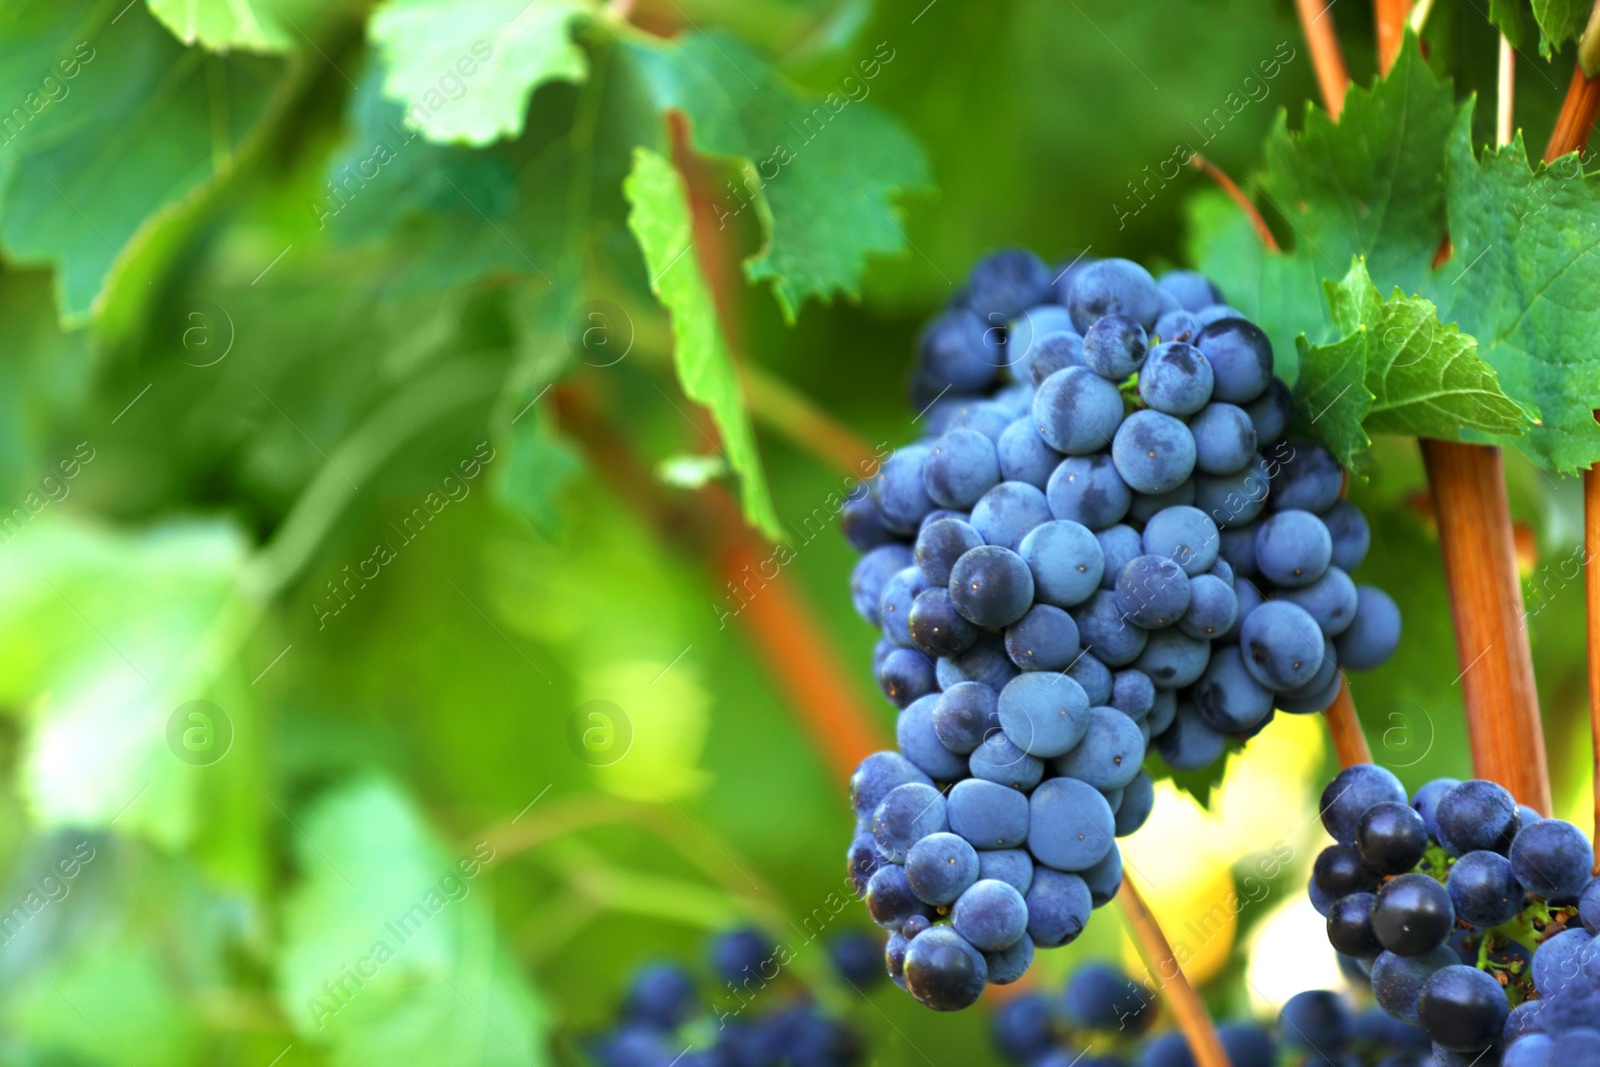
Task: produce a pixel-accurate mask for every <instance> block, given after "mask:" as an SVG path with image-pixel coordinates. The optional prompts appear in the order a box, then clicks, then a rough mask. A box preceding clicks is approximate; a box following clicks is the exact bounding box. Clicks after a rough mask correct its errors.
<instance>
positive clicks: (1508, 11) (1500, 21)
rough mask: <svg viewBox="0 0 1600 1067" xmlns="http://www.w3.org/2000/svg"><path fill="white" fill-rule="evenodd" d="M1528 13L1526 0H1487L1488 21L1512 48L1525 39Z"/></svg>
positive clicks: (1526, 37)
mask: <svg viewBox="0 0 1600 1067" xmlns="http://www.w3.org/2000/svg"><path fill="white" fill-rule="evenodd" d="M1529 14H1530V12H1529V10H1528V5H1527V3H1526V0H1489V21H1490V22H1491V23H1492V24H1493V25H1494V27H1495V29H1497V30H1499V31H1500V35H1501V36H1502V37H1504V38H1505V39H1506V40H1508V41H1510V42H1511V47H1512V48H1521V47H1522V45H1523V43H1524V42H1526V41H1527V39H1528V16H1529Z"/></svg>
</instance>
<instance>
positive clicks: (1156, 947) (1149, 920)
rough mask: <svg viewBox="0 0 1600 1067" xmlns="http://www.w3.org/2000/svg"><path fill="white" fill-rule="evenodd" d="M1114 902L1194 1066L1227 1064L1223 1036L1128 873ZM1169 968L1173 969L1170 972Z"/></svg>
mask: <svg viewBox="0 0 1600 1067" xmlns="http://www.w3.org/2000/svg"><path fill="white" fill-rule="evenodd" d="M1117 903H1118V905H1119V906H1121V908H1122V914H1123V917H1124V918H1125V919H1126V920H1127V923H1128V927H1129V929H1130V930H1131V932H1132V933H1133V940H1134V943H1135V944H1136V945H1138V947H1139V956H1140V958H1141V959H1143V960H1144V965H1145V968H1146V970H1147V971H1148V972H1149V974H1150V976H1151V977H1152V978H1154V979H1155V980H1156V981H1157V983H1158V984H1159V985H1160V989H1161V995H1162V996H1164V997H1165V998H1166V1001H1167V1006H1168V1007H1169V1008H1171V1009H1172V1014H1173V1016H1174V1017H1175V1018H1176V1020H1177V1023H1178V1030H1179V1032H1181V1033H1182V1034H1183V1037H1184V1040H1185V1041H1187V1042H1188V1043H1189V1052H1190V1054H1191V1055H1193V1056H1194V1061H1195V1064H1196V1065H1197V1067H1228V1054H1227V1053H1226V1052H1225V1051H1224V1050H1223V1047H1222V1039H1221V1038H1219V1037H1218V1036H1217V1028H1216V1025H1215V1024H1214V1023H1213V1022H1212V1021H1211V1013H1210V1012H1208V1011H1207V1010H1206V1005H1205V1001H1203V1000H1201V999H1200V994H1199V993H1196V992H1195V989H1194V986H1192V985H1190V984H1189V979H1188V978H1186V977H1185V976H1184V973H1183V967H1182V966H1181V965H1180V964H1179V963H1178V960H1177V957H1176V956H1175V955H1174V954H1173V952H1172V945H1171V943H1170V942H1168V941H1167V935H1166V934H1164V933H1162V931H1161V924H1160V923H1158V922H1156V917H1155V916H1154V915H1153V914H1151V912H1150V908H1149V905H1147V904H1146V903H1145V902H1144V897H1142V896H1141V895H1140V894H1139V890H1138V888H1137V887H1136V886H1135V885H1134V884H1133V876H1132V875H1131V874H1127V873H1124V874H1123V877H1122V889H1121V891H1120V892H1118V893H1117ZM1168 971H1170V972H1172V973H1171V974H1170V975H1169V974H1168Z"/></svg>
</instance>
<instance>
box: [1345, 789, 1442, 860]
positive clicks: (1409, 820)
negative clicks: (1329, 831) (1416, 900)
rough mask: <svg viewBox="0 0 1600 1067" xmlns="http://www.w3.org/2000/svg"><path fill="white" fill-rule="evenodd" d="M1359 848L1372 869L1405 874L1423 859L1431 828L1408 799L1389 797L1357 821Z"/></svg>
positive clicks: (1357, 842)
mask: <svg viewBox="0 0 1600 1067" xmlns="http://www.w3.org/2000/svg"><path fill="white" fill-rule="evenodd" d="M1356 850H1357V851H1359V852H1360V853H1361V862H1362V863H1364V864H1366V866H1367V867H1368V868H1370V869H1371V870H1374V871H1376V872H1378V873H1379V874H1404V873H1406V872H1407V871H1409V870H1411V869H1412V868H1413V867H1415V866H1416V865H1417V864H1418V863H1421V862H1422V857H1423V854H1424V853H1426V852H1427V850H1428V828H1427V827H1426V826H1424V825H1423V822H1422V816H1420V815H1418V814H1417V813H1416V810H1415V809H1414V808H1412V807H1411V806H1410V805H1409V804H1407V803H1406V802H1405V801H1403V800H1386V801H1384V802H1383V803H1382V804H1375V805H1373V806H1372V807H1370V808H1368V809H1367V810H1366V811H1365V812H1364V813H1362V816H1361V818H1360V820H1359V821H1357V823H1356Z"/></svg>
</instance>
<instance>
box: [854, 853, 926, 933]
mask: <svg viewBox="0 0 1600 1067" xmlns="http://www.w3.org/2000/svg"><path fill="white" fill-rule="evenodd" d="M866 904H867V915H868V916H870V917H871V919H872V921H873V922H875V923H877V924H878V925H879V926H881V927H883V928H884V929H885V930H898V929H899V928H900V926H901V924H902V923H904V922H905V921H906V920H907V919H908V918H910V917H911V916H913V915H928V914H930V912H931V909H930V908H929V907H928V906H927V905H926V904H924V903H923V902H922V901H921V900H920V899H918V897H917V895H916V893H914V892H912V890H911V883H910V882H909V881H907V879H906V869H905V868H904V867H902V866H900V865H899V864H897V863H886V864H884V865H883V866H882V867H879V868H878V870H877V873H875V874H874V875H873V876H872V879H871V880H870V881H868V882H867V894H866Z"/></svg>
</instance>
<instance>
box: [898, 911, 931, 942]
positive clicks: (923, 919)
mask: <svg viewBox="0 0 1600 1067" xmlns="http://www.w3.org/2000/svg"><path fill="white" fill-rule="evenodd" d="M932 925H933V923H932V922H931V921H930V920H929V919H928V914H927V913H926V912H918V913H917V914H915V915H913V916H911V917H910V918H909V919H907V920H906V921H905V922H904V923H903V924H902V925H901V927H900V933H901V934H902V935H904V937H905V939H906V940H907V941H910V940H911V939H912V938H914V937H916V936H917V935H918V934H920V933H922V932H923V931H925V930H927V929H928V927H930V926H932Z"/></svg>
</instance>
